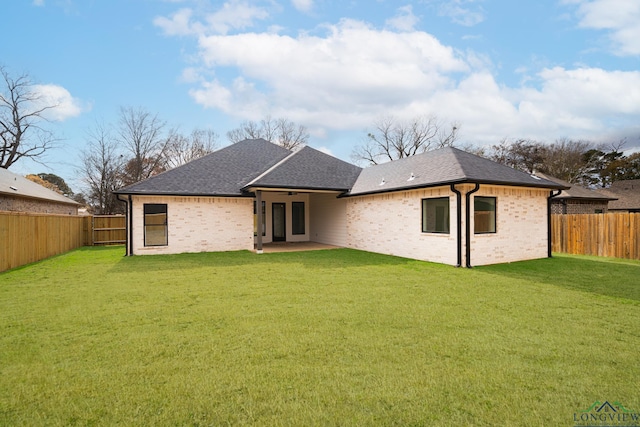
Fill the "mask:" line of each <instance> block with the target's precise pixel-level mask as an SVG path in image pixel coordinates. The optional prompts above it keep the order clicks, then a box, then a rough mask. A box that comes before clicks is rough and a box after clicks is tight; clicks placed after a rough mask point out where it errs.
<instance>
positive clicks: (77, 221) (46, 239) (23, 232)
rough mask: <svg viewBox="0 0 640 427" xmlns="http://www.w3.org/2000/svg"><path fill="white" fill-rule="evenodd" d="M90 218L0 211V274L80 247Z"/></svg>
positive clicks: (84, 238) (88, 227)
mask: <svg viewBox="0 0 640 427" xmlns="http://www.w3.org/2000/svg"><path fill="white" fill-rule="evenodd" d="M90 221H91V218H90V217H81V216H69V215H51V214H27V213H15V212H0V271H4V270H8V269H10V268H15V267H19V266H21V265H24V264H28V263H30V262H35V261H39V260H41V259H44V258H48V257H50V256H53V255H58V254H61V253H64V252H67V251H70V250H72V249H75V248H78V247H80V246H83V245H84V244H85V242H86V240H87V237H88V230H90V228H91V222H90Z"/></svg>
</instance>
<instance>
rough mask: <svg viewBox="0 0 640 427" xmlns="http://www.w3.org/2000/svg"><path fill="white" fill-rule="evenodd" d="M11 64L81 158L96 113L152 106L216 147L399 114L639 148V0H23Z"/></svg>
mask: <svg viewBox="0 0 640 427" xmlns="http://www.w3.org/2000/svg"><path fill="white" fill-rule="evenodd" d="M5 3H6V4H3V8H2V9H3V16H4V17H5V19H4V20H3V25H2V26H0V39H1V40H3V42H2V43H0V64H2V65H4V66H5V67H7V69H8V70H9V71H10V72H12V73H13V74H18V73H22V72H27V73H29V75H30V76H31V77H32V78H33V79H34V81H35V82H37V83H38V84H39V86H38V89H39V90H41V91H42V92H43V94H45V95H46V96H48V97H50V99H55V100H56V102H58V103H59V104H60V107H59V108H58V109H57V110H56V112H55V114H53V115H52V116H51V117H50V118H51V120H52V122H51V127H52V129H53V130H54V131H55V132H56V133H57V134H58V135H59V136H60V137H62V138H64V141H63V145H62V146H61V147H60V148H59V149H57V150H55V151H52V152H50V153H49V156H48V157H47V159H46V164H47V168H45V167H43V166H40V165H37V164H36V165H34V164H32V163H28V162H27V163H23V164H17V165H16V167H12V168H11V170H13V171H14V172H17V173H23V174H26V173H38V172H51V173H56V174H58V175H60V176H62V177H63V178H65V179H66V180H67V181H68V183H69V184H70V185H71V186H72V188H73V189H74V190H76V191H78V190H79V187H80V186H81V183H80V181H79V180H77V176H76V171H75V168H76V167H77V166H78V165H79V163H80V156H79V152H80V150H81V149H82V148H83V147H84V146H85V144H86V140H85V139H86V138H85V134H86V131H87V129H88V128H89V127H91V126H92V125H93V124H94V123H95V122H96V121H101V122H106V123H115V122H116V120H117V115H118V111H119V108H120V107H121V106H125V107H127V106H131V107H144V108H145V109H147V110H149V111H151V112H154V113H157V114H158V115H159V117H160V118H162V119H164V120H166V121H167V124H168V126H170V127H179V128H180V129H181V130H183V131H184V132H185V133H188V132H190V131H191V130H192V129H193V128H195V127H198V128H209V129H213V130H214V131H215V132H216V133H218V134H219V135H220V138H219V142H220V145H221V146H223V145H226V144H228V142H227V139H226V132H227V131H228V130H230V129H233V128H234V127H237V126H238V125H239V124H240V122H242V121H243V120H247V119H250V120H259V119H260V118H262V117H264V116H265V115H267V114H269V115H271V116H272V117H286V118H288V119H290V120H293V121H294V122H296V123H298V124H302V125H305V126H306V127H307V128H308V129H309V130H310V132H311V138H310V145H311V146H313V147H315V148H318V149H321V150H324V151H326V152H329V153H331V154H333V155H335V156H337V157H339V158H342V159H344V160H349V157H350V154H351V152H352V150H353V148H354V147H355V146H356V145H357V144H360V143H361V142H362V141H363V138H364V137H365V135H366V132H367V129H369V128H370V127H371V125H372V123H373V122H374V121H375V120H376V119H378V118H380V117H382V116H386V115H393V116H395V117H397V118H399V119H408V118H412V117H416V116H419V115H430V114H435V115H437V116H438V117H439V118H440V119H441V120H442V121H443V122H444V123H450V122H453V121H455V122H459V123H460V124H461V130H460V143H461V144H474V145H488V144H493V143H497V142H499V141H500V140H501V139H503V138H534V139H537V140H540V141H546V142H553V141H554V140H555V139H558V138H564V137H567V138H576V139H578V138H580V139H588V140H592V141H596V142H616V141H618V140H620V139H622V138H626V139H627V143H626V146H625V148H627V149H633V148H637V147H640V140H639V138H640V25H638V22H640V1H638V0H537V1H513V0H453V1H441V0H417V1H390V0H378V1H375V0H374V1H356V0H352V1H349V0H345V1H339V2H338V1H328V0H265V1H244V0H228V1H209V0H82V1H80V0H13V1H10V2H5Z"/></svg>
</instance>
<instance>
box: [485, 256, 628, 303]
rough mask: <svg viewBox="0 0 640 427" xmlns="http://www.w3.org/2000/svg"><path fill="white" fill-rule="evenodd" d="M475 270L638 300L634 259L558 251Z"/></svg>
mask: <svg viewBox="0 0 640 427" xmlns="http://www.w3.org/2000/svg"><path fill="white" fill-rule="evenodd" d="M475 270H477V271H479V272H483V273H488V274H497V275H501V276H507V277H511V278H514V279H523V280H530V281H538V282H541V283H546V284H550V285H554V286H560V287H564V288H567V289H573V290H579V291H584V292H590V293H594V294H599V295H606V296H610V297H616V298H626V299H630V300H634V301H640V263H638V262H637V261H628V260H621V259H615V258H598V257H580V256H570V255H558V256H554V257H553V258H544V259H538V260H532V261H521V262H514V263H510V264H496V265H488V266H482V267H476V268H475Z"/></svg>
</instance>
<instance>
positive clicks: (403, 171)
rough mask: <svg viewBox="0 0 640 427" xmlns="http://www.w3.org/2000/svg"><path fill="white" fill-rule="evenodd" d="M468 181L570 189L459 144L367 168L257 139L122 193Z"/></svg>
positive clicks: (356, 188)
mask: <svg viewBox="0 0 640 427" xmlns="http://www.w3.org/2000/svg"><path fill="white" fill-rule="evenodd" d="M412 175H413V179H409V178H410V176H412ZM383 180H384V184H383V185H380V183H381V182H382V181H383ZM463 182H474V183H475V182H478V183H481V184H482V183H485V184H499V185H517V186H525V187H540V188H554V189H556V188H557V189H562V188H565V186H563V185H561V184H557V183H554V182H551V181H547V180H545V179H540V178H534V177H532V176H531V175H528V174H526V173H523V172H520V171H517V170H515V169H512V168H510V167H508V166H504V165H500V164H498V163H495V162H493V161H491V160H487V159H484V158H482V157H478V156H475V155H473V154H470V153H467V152H464V151H461V150H458V149H455V148H443V149H441V150H436V151H430V152H427V153H423V154H420V155H417V156H413V157H408V158H405V159H401V160H396V161H393V162H389V163H384V164H381V165H376V166H372V167H369V168H366V169H361V168H359V167H357V166H355V165H352V164H350V163H347V162H344V161H342V160H339V159H337V158H335V157H332V156H329V155H327V154H324V153H322V152H320V151H318V150H315V149H313V148H311V147H305V148H303V149H301V150H300V151H298V152H296V153H293V152H291V151H289V150H287V149H285V148H282V147H280V146H278V145H275V144H272V143H270V142H268V141H265V140H264V139H254V140H245V141H241V142H238V143H236V144H233V145H230V146H228V147H225V148H223V149H221V150H218V151H216V152H214V153H211V154H209V155H207V156H204V157H202V158H200V159H197V160H194V161H192V162H190V163H187V164H186V165H183V166H180V167H177V168H175V169H172V170H169V171H167V172H164V173H161V174H159V175H156V176H154V177H151V178H149V179H147V180H144V181H140V182H138V183H136V184H133V185H130V186H128V187H125V188H123V189H120V190H118V191H116V194H149V195H202V196H205V195H208V196H241V195H246V194H247V191H248V190H251V189H252V188H258V187H262V188H290V189H300V190H333V191H342V192H346V195H352V196H353V195H361V194H371V193H381V192H389V191H397V190H404V189H410V188H422V187H433V186H436V185H447V184H452V183H463ZM349 190H351V191H349Z"/></svg>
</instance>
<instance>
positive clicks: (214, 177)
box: [115, 139, 291, 196]
mask: <svg viewBox="0 0 640 427" xmlns="http://www.w3.org/2000/svg"><path fill="white" fill-rule="evenodd" d="M289 155H291V151H289V150H287V149H286V148H282V147H280V146H278V145H275V144H272V143H270V142H268V141H265V140H264V139H251V140H245V141H242V142H238V143H237V144H232V145H229V146H227V147H225V148H222V149H220V150H218V151H215V152H213V153H211V154H208V155H206V156H203V157H201V158H199V159H196V160H194V161H192V162H189V163H187V164H185V165H182V166H179V167H177V168H174V169H171V170H168V171H166V172H163V173H161V174H158V175H155V176H153V177H151V178H148V179H146V180H143V181H140V182H138V183H135V184H132V185H130V186H128V187H125V188H122V189H120V190H118V191H115V193H116V194H156V195H200V196H203V195H219V196H239V195H242V194H243V193H242V188H244V187H245V186H246V185H247V184H249V183H250V182H251V181H253V180H254V179H256V178H257V177H258V176H260V175H261V174H262V173H264V172H265V171H266V170H268V169H269V168H270V167H272V166H273V165H274V164H277V163H278V162H280V161H281V160H284V159H285V158H286V157H287V156H289Z"/></svg>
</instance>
